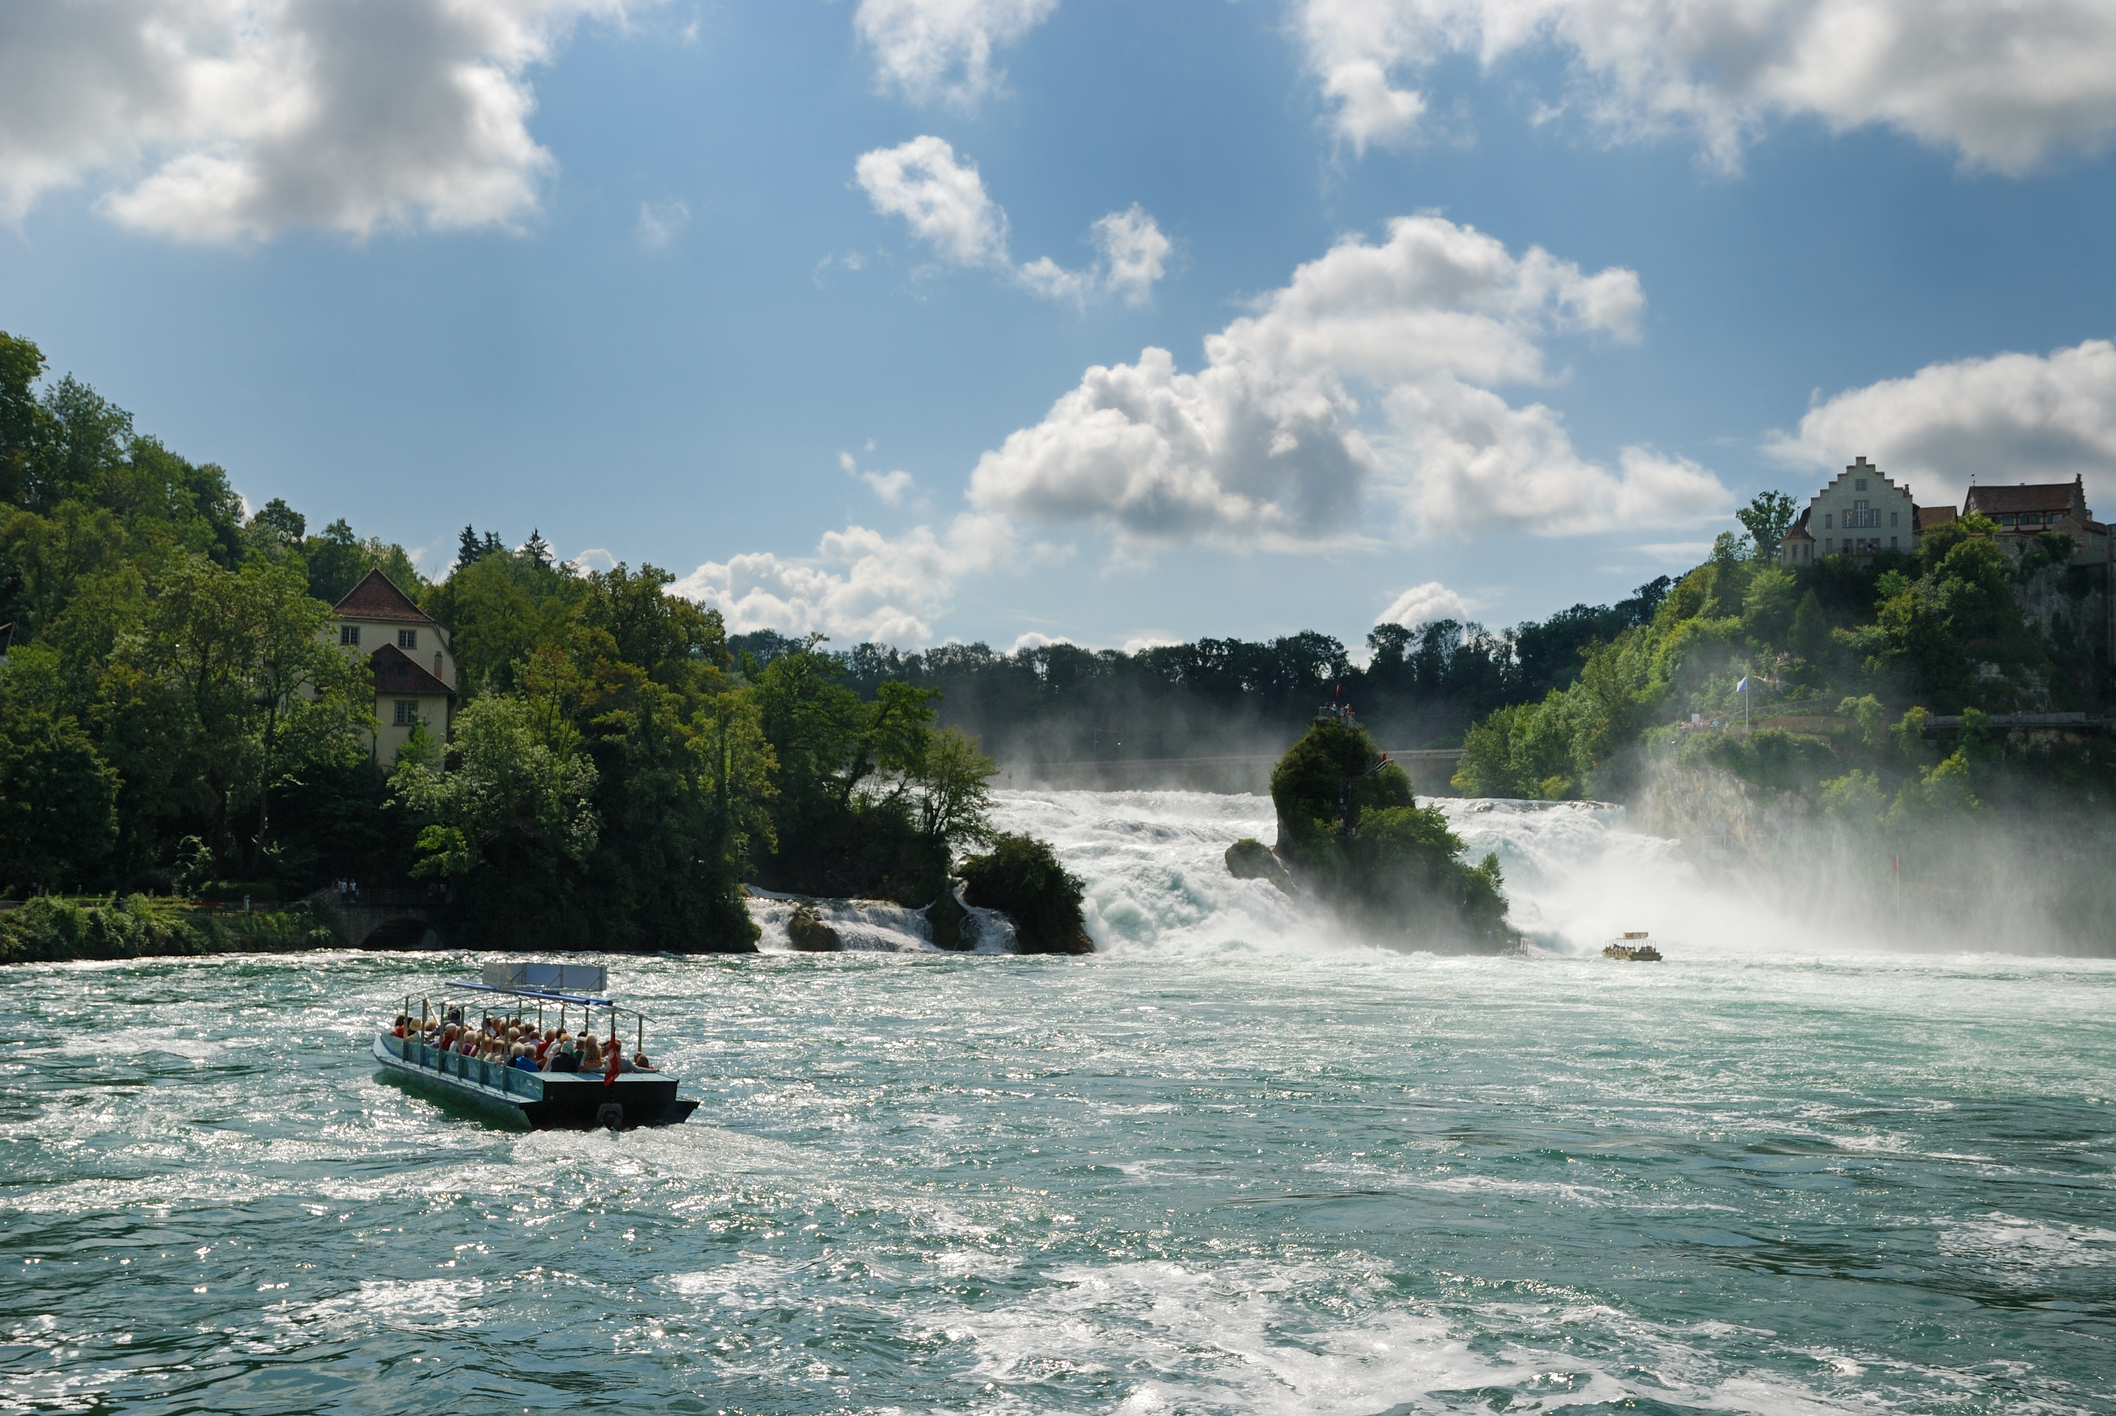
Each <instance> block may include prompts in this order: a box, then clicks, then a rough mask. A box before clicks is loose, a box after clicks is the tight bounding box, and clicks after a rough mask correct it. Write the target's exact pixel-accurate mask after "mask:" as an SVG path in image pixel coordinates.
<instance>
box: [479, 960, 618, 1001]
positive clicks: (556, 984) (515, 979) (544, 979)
mask: <svg viewBox="0 0 2116 1416" xmlns="http://www.w3.org/2000/svg"><path fill="white" fill-rule="evenodd" d="M484 978H485V986H486V987H487V988H502V989H515V988H528V989H535V990H537V991H538V992H542V993H596V994H602V993H608V992H609V991H610V971H609V970H608V969H606V968H604V967H603V966H602V965H601V964H550V963H537V962H534V961H532V960H529V959H493V960H491V961H489V962H487V963H486V965H485V973H484Z"/></svg>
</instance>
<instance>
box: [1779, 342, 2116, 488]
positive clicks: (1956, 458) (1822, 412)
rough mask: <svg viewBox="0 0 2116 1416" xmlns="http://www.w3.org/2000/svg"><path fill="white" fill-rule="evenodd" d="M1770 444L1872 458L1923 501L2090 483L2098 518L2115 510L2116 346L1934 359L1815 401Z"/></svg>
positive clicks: (1835, 458)
mask: <svg viewBox="0 0 2116 1416" xmlns="http://www.w3.org/2000/svg"><path fill="white" fill-rule="evenodd" d="M1768 450H1769V451H1770V452H1771V454H1772V455H1773V456H1774V457H1776V458H1778V459H1779V460H1780V461H1782V462H1785V463H1787V464H1789V465H1791V466H1797V467H1807V468H1812V469H1814V470H1816V471H1817V472H1827V471H1832V470H1834V469H1836V468H1838V467H1841V466H1843V465H1845V464H1847V463H1849V462H1851V461H1852V460H1853V459H1854V458H1856V457H1859V456H1862V455H1863V456H1865V457H1867V458H1870V459H1871V460H1872V461H1873V462H1874V463H1875V464H1876V465H1878V466H1879V467H1880V468H1881V469H1882V471H1884V472H1886V473H1888V474H1889V475H1890V476H1892V477H1895V478H1896V480H1897V481H1899V482H1900V481H1903V480H1904V479H1906V478H1908V479H1910V480H1911V482H1912V484H1913V485H1912V491H1913V492H1914V493H1915V494H1916V496H1917V498H1918V500H1919V501H1920V502H1923V503H1925V504H1927V505H1938V504H1941V503H1943V502H1950V501H1951V502H1954V503H1956V504H1960V502H1961V500H1962V495H1963V493H1964V492H1965V491H1967V489H1968V487H1969V483H1970V480H1971V478H1974V479H1976V480H1977V481H1980V482H1986V483H1990V482H2069V481H2071V480H2072V478H2073V477H2075V476H2081V477H2084V478H2085V479H2086V487H2087V503H2088V505H2089V506H2091V507H2093V508H2094V510H2095V512H2096V514H2097V515H2100V516H2103V517H2107V516H2108V515H2109V514H2110V513H2112V512H2116V345H2112V344H2111V343H2110V342H2109V341H2108V340H2106V339H2090V340H2088V341H2087V342H2085V343H2084V344H2078V345H2074V346H2073V347H2072V348H2070V349H2059V350H2056V351H2055V352H2053V353H2051V354H2049V355H2047V356H2045V355H2038V354H1999V355H1996V356H1994V357H1992V358H1988V359H1963V360H1960V361H1959V362H1956V363H1951V364H1928V365H1926V366H1925V367H1924V368H1922V369H1919V370H1918V371H1917V372H1916V373H1914V374H1912V375H1910V377H1908V378H1901V379H1884V380H1882V381H1881V382H1879V383H1875V384H1868V385H1867V386H1866V387H1864V388H1855V389H1849V390H1847V391H1845V392H1843V393H1840V394H1838V395H1837V396H1836V397H1834V398H1831V399H1829V400H1827V401H1825V402H1823V403H1820V404H1818V405H1816V406H1815V407H1814V408H1812V409H1810V410H1809V411H1808V414H1807V416H1806V417H1804V418H1802V419H1801V420H1800V428H1799V431H1798V432H1797V433H1794V434H1792V435H1790V436H1787V435H1780V436H1779V437H1777V438H1775V439H1773V440H1772V441H1771V442H1770V443H1769V444H1768Z"/></svg>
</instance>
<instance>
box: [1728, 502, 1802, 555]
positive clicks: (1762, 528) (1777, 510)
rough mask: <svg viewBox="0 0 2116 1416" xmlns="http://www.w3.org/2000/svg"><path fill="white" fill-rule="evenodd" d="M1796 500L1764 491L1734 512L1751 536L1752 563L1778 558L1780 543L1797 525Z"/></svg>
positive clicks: (1750, 551) (1750, 553)
mask: <svg viewBox="0 0 2116 1416" xmlns="http://www.w3.org/2000/svg"><path fill="white" fill-rule="evenodd" d="M1795 514H1796V513H1795V511H1794V507H1793V499H1792V498H1791V497H1789V496H1787V495H1786V494H1785V493H1784V492H1775V491H1773V492H1762V493H1759V494H1758V495H1757V497H1756V498H1755V500H1753V501H1751V502H1750V503H1749V504H1748V505H1747V506H1745V507H1743V508H1741V510H1739V511H1737V512H1735V513H1734V517H1735V519H1736V520H1738V521H1739V522H1740V523H1741V524H1742V525H1743V526H1744V527H1746V528H1747V529H1748V533H1749V556H1750V558H1751V559H1752V560H1757V561H1773V560H1776V559H1777V558H1778V543H1779V542H1780V541H1781V540H1783V539H1784V538H1785V533H1786V531H1787V529H1788V528H1790V527H1791V526H1792V524H1793V518H1794V516H1795Z"/></svg>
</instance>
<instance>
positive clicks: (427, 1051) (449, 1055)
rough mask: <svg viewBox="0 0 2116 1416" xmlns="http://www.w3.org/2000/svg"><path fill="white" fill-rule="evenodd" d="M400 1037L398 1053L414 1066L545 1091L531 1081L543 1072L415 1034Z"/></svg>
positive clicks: (526, 1092)
mask: <svg viewBox="0 0 2116 1416" xmlns="http://www.w3.org/2000/svg"><path fill="white" fill-rule="evenodd" d="M397 1041H398V1042H399V1043H400V1044H401V1046H400V1049H399V1051H398V1053H397V1055H398V1056H400V1057H402V1058H403V1059H404V1060H405V1061H406V1062H409V1063H411V1064H412V1065H413V1066H415V1067H428V1068H431V1069H432V1070H434V1071H436V1072H440V1073H443V1074H445V1075H447V1076H451V1077H458V1078H461V1079H462V1080H463V1081H466V1082H476V1083H477V1084H478V1085H480V1086H486V1087H491V1088H492V1089H493V1090H495V1091H503V1092H518V1093H520V1094H521V1095H523V1096H527V1097H531V1098H536V1097H539V1096H541V1095H542V1090H543V1089H542V1087H541V1086H537V1087H531V1086H530V1085H529V1078H530V1077H531V1076H537V1077H541V1076H542V1073H531V1072H527V1071H524V1070H523V1069H522V1068H520V1067H513V1066H508V1065H507V1064H505V1063H498V1062H485V1061H481V1060H479V1059H478V1058H475V1057H466V1056H464V1055H463V1054H462V1053H460V1052H449V1051H447V1050H445V1049H443V1048H439V1047H435V1046H434V1045H433V1044H432V1043H427V1042H419V1041H417V1040H416V1039H413V1038H400V1039H398V1040H397Z"/></svg>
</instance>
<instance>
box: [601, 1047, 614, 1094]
mask: <svg viewBox="0 0 2116 1416" xmlns="http://www.w3.org/2000/svg"><path fill="white" fill-rule="evenodd" d="M616 1081H617V1039H616V1038H611V1039H610V1060H609V1061H607V1062H605V1063H603V1064H602V1084H603V1085H604V1086H606V1087H607V1086H613V1085H615V1084H616Z"/></svg>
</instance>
